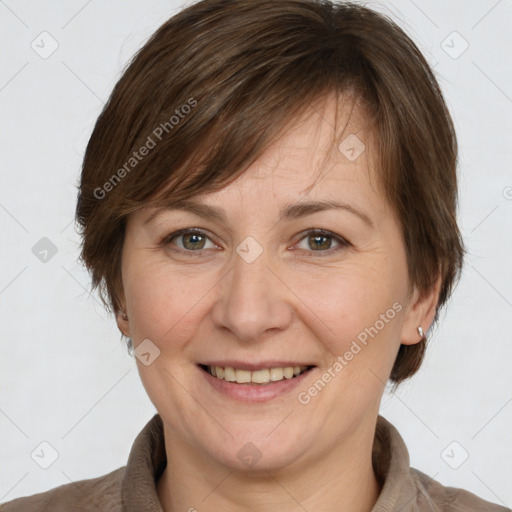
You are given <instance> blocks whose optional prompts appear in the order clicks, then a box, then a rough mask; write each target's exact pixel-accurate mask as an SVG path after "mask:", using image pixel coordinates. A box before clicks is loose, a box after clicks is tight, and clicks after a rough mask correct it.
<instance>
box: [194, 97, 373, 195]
mask: <svg viewBox="0 0 512 512" xmlns="http://www.w3.org/2000/svg"><path fill="white" fill-rule="evenodd" d="M374 139H375V135H374V132H373V130H372V129H371V128H370V126H369V123H368V116H367V115H366V112H365V110H364V108H362V107H361V105H359V104H355V105H354V103H353V102H351V101H343V100H341V101H340V102H339V103H338V104H336V98H335V97H334V95H330V96H328V97H326V98H322V99H321V100H319V101H318V102H316V103H314V104H312V105H310V106H309V107H308V108H305V109H304V111H302V112H301V114H300V115H298V116H296V117H294V118H293V119H291V120H290V121H289V123H288V124H287V125H286V126H285V127H284V129H283V130H282V134H281V135H280V136H279V137H277V138H276V139H275V140H274V141H273V142H272V143H271V144H270V145H269V146H268V147H267V148H266V150H265V151H264V152H263V153H262V154H261V156H260V157H259V158H258V159H257V160H256V161H255V162H254V163H253V164H252V165H251V166H250V167H249V168H248V169H247V170H246V171H245V172H244V173H243V174H242V175H241V176H239V177H238V178H237V179H236V180H234V181H233V182H232V183H230V184H228V185H227V186H225V187H224V188H223V189H222V190H220V191H217V192H214V193H206V194H202V195H201V197H202V198H204V200H205V201H208V198H211V199H214V198H217V199H218V198H220V197H224V198H227V197H228V196H230V195H231V194H234V193H238V194H240V193H243V192H245V194H246V195H249V196H250V195H255V194H256V193H257V191H260V192H262V191H265V193H266V198H267V199H268V198H270V197H273V198H275V199H280V198H282V199H283V200H288V199H291V198H294V199H299V198H300V197H301V196H308V197H316V196H318V195H321V196H322V197H323V198H325V197H326V196H327V197H333V198H334V197H335V196H338V195H339V193H343V195H345V196H347V195H349V196H354V195H356V196H361V195H367V196H368V195H380V192H381V191H380V190H379V187H378V181H377V176H376V170H375V165H373V161H374V146H375V142H374Z"/></svg>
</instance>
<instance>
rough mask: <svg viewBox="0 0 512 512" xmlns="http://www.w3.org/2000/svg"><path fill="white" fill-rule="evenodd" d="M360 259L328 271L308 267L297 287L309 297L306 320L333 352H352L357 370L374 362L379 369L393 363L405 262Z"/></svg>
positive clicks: (300, 294) (331, 355) (304, 312)
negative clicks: (399, 264) (401, 268)
mask: <svg viewBox="0 0 512 512" xmlns="http://www.w3.org/2000/svg"><path fill="white" fill-rule="evenodd" d="M360 263H361V262H359V263H358V264H357V265H355V264H354V265H349V264H347V265H346V266H345V267H344V268H343V269H337V270H334V269H329V270H328V271H324V272H323V273H324V274H325V275H323V276H322V275H320V273H317V274H316V275H315V274H314V273H311V272H308V273H306V272H304V273H302V274H301V278H300V279H296V286H295V287H294V291H295V292H296V294H297V296H298V297H299V298H300V299H301V302H302V303H303V305H302V306H300V310H301V311H302V313H301V316H302V320H303V321H304V322H305V323H307V324H308V327H309V329H310V330H311V331H312V332H314V334H315V335H316V338H317V339H318V340H320V341H321V342H322V344H323V346H324V347H325V349H327V357H328V358H331V360H332V359H334V358H337V357H338V356H344V355H345V354H346V357H345V359H346V360H347V361H350V365H347V367H348V366H350V367H351V368H352V371H354V372H359V371H360V369H361V367H362V366H364V367H368V365H369V364H372V365H375V366H376V368H377V369H381V368H382V369H384V368H386V367H387V366H388V365H389V364H392V362H393V360H394V356H395V349H396V348H397V347H398V345H399V343H398V342H397V340H398V337H399V336H398V333H399V332H400V328H401V321H402V320H401V314H400V312H401V311H402V310H403V306H402V305H401V304H400V300H401V297H402V296H403V295H402V293H403V290H402V288H403V285H402V284H401V280H400V276H399V275H398V273H397V272H398V270H399V267H397V268H394V267H393V266H387V265H384V264H383V262H382V261H377V259H375V260H374V262H373V264H371V263H370V262H369V261H367V262H366V264H360ZM306 319H309V320H307V321H306ZM356 360H357V361H358V363H359V364H358V363H355V361H356ZM352 361H354V362H352ZM331 362H332V361H331ZM354 363H355V364H354ZM381 363H382V364H381Z"/></svg>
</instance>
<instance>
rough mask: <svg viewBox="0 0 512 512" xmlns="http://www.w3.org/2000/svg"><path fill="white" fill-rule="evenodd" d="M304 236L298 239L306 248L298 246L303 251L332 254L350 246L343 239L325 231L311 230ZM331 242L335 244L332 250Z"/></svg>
mask: <svg viewBox="0 0 512 512" xmlns="http://www.w3.org/2000/svg"><path fill="white" fill-rule="evenodd" d="M305 235H306V236H303V237H302V238H301V239H300V242H301V243H305V245H306V247H300V244H299V245H298V247H299V248H300V249H301V250H305V251H310V252H324V253H325V252H328V253H333V252H335V251H339V250H341V249H344V248H346V247H348V246H349V245H350V243H349V242H347V240H345V239H344V238H342V237H340V236H338V235H335V234H334V233H331V232H330V231H327V230H325V229H311V230H309V231H307V232H306V234H305ZM333 241H334V242H335V243H336V244H337V246H335V247H334V248H333V247H332V245H333Z"/></svg>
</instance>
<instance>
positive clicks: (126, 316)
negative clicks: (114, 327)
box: [121, 311, 128, 320]
mask: <svg viewBox="0 0 512 512" xmlns="http://www.w3.org/2000/svg"><path fill="white" fill-rule="evenodd" d="M121 318H122V319H123V320H128V315H127V314H126V313H125V312H124V311H123V312H122V313H121Z"/></svg>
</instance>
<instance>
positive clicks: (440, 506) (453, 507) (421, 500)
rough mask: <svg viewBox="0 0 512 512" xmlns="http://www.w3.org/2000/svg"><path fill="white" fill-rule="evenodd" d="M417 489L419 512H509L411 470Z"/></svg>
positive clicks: (463, 490)
mask: <svg viewBox="0 0 512 512" xmlns="http://www.w3.org/2000/svg"><path fill="white" fill-rule="evenodd" d="M410 473H411V477H412V478H413V480H414V482H415V484H416V489H417V498H416V500H417V504H418V506H419V510H433V511H434V510H435V511H439V512H459V511H462V510H464V512H483V511H485V512H511V509H509V508H506V507H504V506H501V505H497V504H496V503H491V502H490V501H486V500H483V499H482V498H480V497H478V496H477V495H476V494H473V493H471V492H469V491H466V490H465V489H459V488H457V487H447V486H444V485H443V484H441V483H440V482H438V481H437V480H434V479H432V478H431V477H429V476H428V475H426V474H425V473H422V472H421V471H419V470H417V469H415V468H411V470H410Z"/></svg>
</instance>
